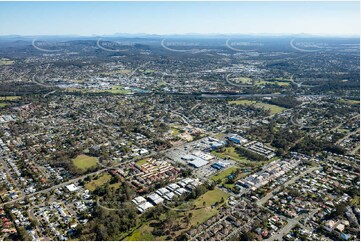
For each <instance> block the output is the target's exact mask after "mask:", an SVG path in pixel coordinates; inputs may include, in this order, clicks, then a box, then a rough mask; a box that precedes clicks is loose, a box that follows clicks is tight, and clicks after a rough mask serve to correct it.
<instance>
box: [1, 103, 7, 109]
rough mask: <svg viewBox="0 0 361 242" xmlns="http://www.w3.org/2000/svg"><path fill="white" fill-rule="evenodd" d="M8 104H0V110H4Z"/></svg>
mask: <svg viewBox="0 0 361 242" xmlns="http://www.w3.org/2000/svg"><path fill="white" fill-rule="evenodd" d="M7 105H8V104H7V103H0V108H4V107H6V106H7Z"/></svg>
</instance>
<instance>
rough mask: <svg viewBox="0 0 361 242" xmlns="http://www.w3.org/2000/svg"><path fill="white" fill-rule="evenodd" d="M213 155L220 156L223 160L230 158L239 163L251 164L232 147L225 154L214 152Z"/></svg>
mask: <svg viewBox="0 0 361 242" xmlns="http://www.w3.org/2000/svg"><path fill="white" fill-rule="evenodd" d="M211 153H212V154H214V155H216V156H218V157H219V158H222V159H226V158H229V159H232V160H234V161H238V162H251V161H250V160H248V159H247V158H246V157H244V156H241V155H240V154H238V153H237V152H236V149H235V148H234V147H232V146H231V147H227V148H226V150H225V151H224V152H216V151H212V152H211Z"/></svg>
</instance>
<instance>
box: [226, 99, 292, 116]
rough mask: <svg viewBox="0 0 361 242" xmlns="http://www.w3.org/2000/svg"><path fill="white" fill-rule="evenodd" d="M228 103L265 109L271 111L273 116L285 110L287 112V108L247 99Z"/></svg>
mask: <svg viewBox="0 0 361 242" xmlns="http://www.w3.org/2000/svg"><path fill="white" fill-rule="evenodd" d="M228 103H229V104H236V105H246V106H250V105H254V106H256V107H259V108H263V109H265V110H270V111H271V114H277V113H280V112H282V111H283V110H285V108H283V107H280V106H277V105H273V104H268V103H263V102H258V101H254V100H247V99H242V100H235V101H230V102H228Z"/></svg>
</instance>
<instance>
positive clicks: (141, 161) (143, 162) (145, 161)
mask: <svg viewBox="0 0 361 242" xmlns="http://www.w3.org/2000/svg"><path fill="white" fill-rule="evenodd" d="M148 159H149V158H144V159H141V160H138V161H137V162H135V164H137V165H138V166H142V165H144V164H146V163H147V162H148Z"/></svg>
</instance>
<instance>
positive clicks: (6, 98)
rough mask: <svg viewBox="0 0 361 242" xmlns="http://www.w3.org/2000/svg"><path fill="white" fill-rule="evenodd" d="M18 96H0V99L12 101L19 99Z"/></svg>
mask: <svg viewBox="0 0 361 242" xmlns="http://www.w3.org/2000/svg"><path fill="white" fill-rule="evenodd" d="M20 98H21V97H20V96H5V97H0V100H2V101H14V100H18V99H20Z"/></svg>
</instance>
